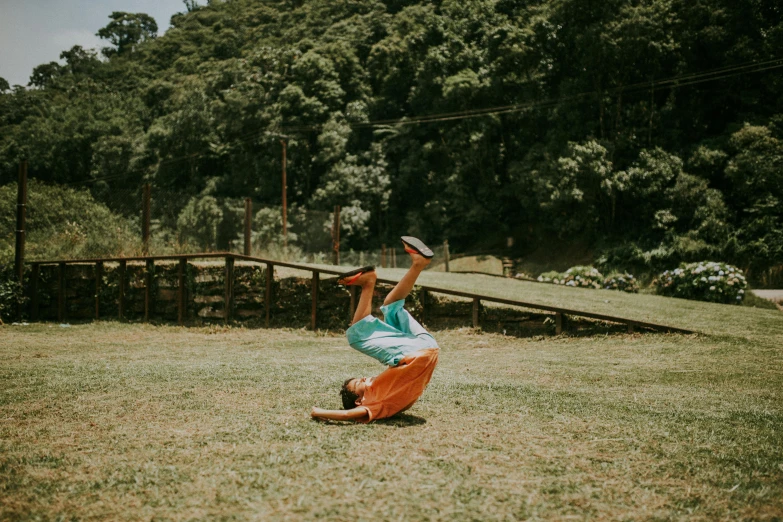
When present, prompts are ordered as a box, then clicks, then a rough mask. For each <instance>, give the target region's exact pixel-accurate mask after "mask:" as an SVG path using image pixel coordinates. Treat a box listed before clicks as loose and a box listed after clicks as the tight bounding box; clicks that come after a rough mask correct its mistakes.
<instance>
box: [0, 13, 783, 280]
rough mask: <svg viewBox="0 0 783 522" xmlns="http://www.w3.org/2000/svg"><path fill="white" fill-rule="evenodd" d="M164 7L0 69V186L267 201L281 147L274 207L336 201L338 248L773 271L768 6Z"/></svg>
mask: <svg viewBox="0 0 783 522" xmlns="http://www.w3.org/2000/svg"><path fill="white" fill-rule="evenodd" d="M185 4H186V5H185V11H186V12H183V13H181V14H178V15H175V16H174V17H173V18H172V20H171V22H172V26H171V28H170V29H169V30H168V31H167V32H166V33H165V35H162V36H156V32H157V24H156V23H155V21H154V20H152V19H151V18H150V17H148V16H146V15H144V14H133V13H114V14H112V16H111V18H110V22H109V24H108V25H107V26H106V27H105V28H103V29H102V30H101V31H100V33H99V35H100V36H101V37H102V38H105V39H106V40H107V47H106V48H105V49H103V50H102V51H101V55H102V57H99V55H98V54H97V53H96V52H94V51H90V50H86V49H82V48H80V47H74V48H73V49H70V50H68V51H64V52H63V53H62V56H61V58H62V61H61V62H60V63H57V62H52V63H49V64H43V65H40V66H39V67H37V68H36V69H35V70H34V72H33V74H32V76H31V78H30V88H23V87H19V86H14V87H11V86H9V85H8V84H7V82H5V81H4V80H0V90H2V91H3V94H1V95H0V129H1V130H0V176H1V177H0V181H1V182H2V183H8V182H11V181H13V180H14V175H15V168H16V164H17V162H18V161H19V160H20V159H21V158H23V157H28V158H29V159H30V172H31V175H33V176H34V177H36V178H37V179H39V180H43V181H48V182H53V183H73V182H82V181H87V180H95V182H94V183H92V184H91V185H90V186H91V187H92V190H93V193H94V195H95V197H96V198H98V199H99V200H100V199H101V198H104V199H105V198H106V195H107V194H110V193H111V192H112V191H113V190H118V189H127V188H129V187H135V186H138V184H139V183H140V182H141V181H142V180H150V181H153V182H154V183H155V184H156V186H159V187H161V188H164V189H165V188H168V189H178V190H182V191H185V192H186V193H187V194H188V196H190V197H192V198H193V199H191V202H190V203H189V204H188V208H189V210H188V211H187V212H189V213H193V212H196V210H197V209H199V208H208V209H212V210H210V211H214V208H215V206H216V205H219V203H220V201H221V200H224V199H225V200H230V199H231V198H240V197H245V196H252V197H254V198H255V199H256V201H258V202H259V203H261V204H266V205H270V206H272V205H279V204H280V196H279V194H280V188H281V187H280V183H281V182H280V176H279V172H280V168H281V155H280V148H281V146H280V140H281V139H285V140H286V141H287V144H288V158H289V164H288V179H289V194H290V198H291V202H292V203H293V204H294V205H295V206H298V207H299V208H301V209H312V210H323V211H328V210H329V209H331V208H332V206H333V205H337V204H339V205H342V207H343V224H344V227H345V232H344V243H346V245H347V246H349V247H353V248H370V247H372V248H375V247H376V246H377V244H378V243H380V242H381V241H382V240H384V241H391V240H392V238H393V237H394V236H395V235H396V233H397V232H399V231H400V230H406V231H409V232H410V233H413V234H420V235H422V236H424V237H426V238H429V239H431V240H438V239H440V238H446V237H447V238H449V240H450V242H451V243H452V244H453V245H455V246H456V247H457V248H459V249H461V250H469V249H475V250H483V251H487V250H492V249H501V248H502V247H504V246H505V245H506V238H507V237H513V238H515V248H517V252H516V253H517V254H518V255H523V254H525V253H529V252H531V251H533V250H535V249H536V248H539V247H546V246H551V245H552V244H555V243H556V244H561V245H577V244H578V245H583V246H584V247H585V248H587V249H589V250H590V251H591V252H593V253H594V255H595V257H596V259H599V260H600V261H601V262H602V263H604V264H605V265H607V266H616V267H621V268H625V269H636V270H639V269H644V268H645V267H646V268H648V269H656V270H657V269H660V268H667V267H671V266H673V265H675V264H676V263H678V262H680V261H693V260H701V259H709V258H712V259H720V260H724V261H729V262H733V263H736V264H738V265H740V266H742V267H745V268H749V269H751V274H752V275H753V274H755V276H756V277H757V278H759V277H761V276H762V275H764V276H766V277H769V276H770V275H771V274H772V275H774V273H775V272H774V270H775V268H774V267H780V265H781V264H783V227H782V225H783V219H782V218H783V209H782V208H781V200H782V199H783V68H780V66H781V65H783V61H775V60H777V59H779V58H781V57H783V55H782V54H781V49H783V7H781V5H780V4H779V2H775V1H772V0H636V1H629V0H623V1H620V0H603V1H600V2H599V1H588V2H585V1H584V0H578V1H577V0H551V1H544V0H529V1H523V0H443V1H427V2H422V1H413V0H383V1H382V0H312V1H308V2H303V1H300V0H287V1H259V0H225V1H222V2H221V1H211V2H209V3H208V4H207V5H198V4H197V3H196V2H193V1H187V2H185ZM205 198H212V199H209V200H206V199H205ZM202 200H203V201H207V203H208V204H202V203H203V201H202ZM185 203H187V199H185V200H183V206H184V205H185ZM182 211H183V209H182V208H178V209H172V217H171V220H172V226H176V222H177V220H178V219H179V220H180V221H181V220H182V219H186V218H187V219H192V220H196V219H197V216H196V217H193V216H185V218H183V217H182V215H180V214H181V212H182ZM187 219H186V220H187ZM779 270H780V269H779V268H778V272H777V273H778V274H779V273H780V272H779Z"/></svg>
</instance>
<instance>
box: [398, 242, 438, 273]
mask: <svg viewBox="0 0 783 522" xmlns="http://www.w3.org/2000/svg"><path fill="white" fill-rule="evenodd" d="M401 239H402V244H403V246H404V247H405V251H406V252H407V253H408V254H410V256H411V259H412V260H413V265H414V266H420V267H425V266H427V265H429V264H430V262H431V261H432V258H433V256H434V255H435V254H434V253H433V252H432V250H430V248H429V247H428V246H427V245H425V244H424V242H423V241H422V240H421V239H418V238H415V237H413V236H402V238H401Z"/></svg>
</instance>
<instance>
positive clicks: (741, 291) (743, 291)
mask: <svg viewBox="0 0 783 522" xmlns="http://www.w3.org/2000/svg"><path fill="white" fill-rule="evenodd" d="M737 293H739V294H740V295H742V294H744V293H745V290H742V289H741V288H740V291H739V292H737Z"/></svg>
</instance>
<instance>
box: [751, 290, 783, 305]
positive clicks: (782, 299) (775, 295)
mask: <svg viewBox="0 0 783 522" xmlns="http://www.w3.org/2000/svg"><path fill="white" fill-rule="evenodd" d="M753 293H754V294H756V295H757V296H759V297H761V298H762V299H768V300H769V301H774V302H776V303H778V304H780V303H783V290H753Z"/></svg>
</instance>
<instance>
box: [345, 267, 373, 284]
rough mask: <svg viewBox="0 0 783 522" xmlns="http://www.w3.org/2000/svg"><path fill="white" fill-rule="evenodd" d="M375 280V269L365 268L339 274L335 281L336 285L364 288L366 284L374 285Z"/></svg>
mask: <svg viewBox="0 0 783 522" xmlns="http://www.w3.org/2000/svg"><path fill="white" fill-rule="evenodd" d="M377 278H378V275H377V274H376V273H375V267H373V266H365V267H363V268H358V269H356V270H351V271H350V272H346V273H344V274H341V275H340V276H339V278H338V279H337V283H339V284H341V285H345V286H365V285H368V284H375V280H376V279H377Z"/></svg>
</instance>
